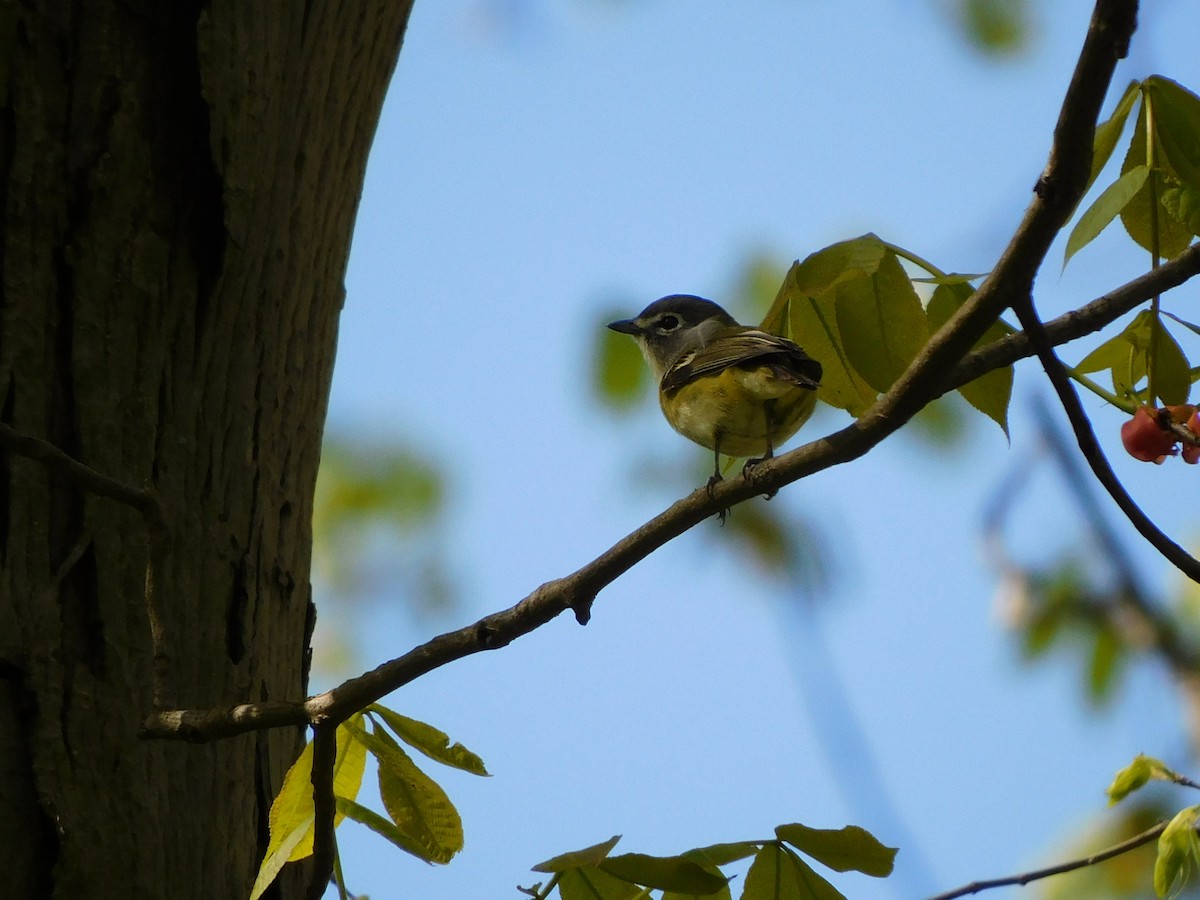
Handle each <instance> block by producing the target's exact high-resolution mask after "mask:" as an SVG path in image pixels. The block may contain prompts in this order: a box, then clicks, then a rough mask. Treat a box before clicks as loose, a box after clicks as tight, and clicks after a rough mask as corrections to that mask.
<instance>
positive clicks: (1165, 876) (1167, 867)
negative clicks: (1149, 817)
mask: <svg viewBox="0 0 1200 900" xmlns="http://www.w3.org/2000/svg"><path fill="white" fill-rule="evenodd" d="M1151 781H1169V782H1173V783H1175V784H1180V785H1184V786H1186V787H1191V788H1200V784H1197V783H1196V782H1194V781H1192V780H1191V779H1189V778H1186V777H1185V776H1183V775H1180V774H1179V773H1178V772H1174V771H1172V770H1171V769H1169V768H1168V767H1167V766H1166V765H1165V764H1164V763H1163V762H1162V761H1161V760H1157V759H1155V758H1154V757H1151V756H1146V755H1145V754H1141V753H1139V754H1138V755H1137V756H1136V757H1135V758H1134V760H1133V762H1131V763H1130V764H1129V765H1128V766H1126V767H1125V768H1124V769H1122V770H1121V771H1119V772H1118V773H1117V774H1116V776H1115V777H1114V778H1113V781H1112V784H1111V785H1109V787H1108V799H1109V803H1118V802H1120V801H1121V800H1123V799H1125V798H1126V797H1128V796H1129V795H1130V794H1132V793H1134V792H1135V791H1137V790H1140V789H1141V788H1142V787H1144V786H1145V785H1147V784H1148V783H1150V782H1151ZM1198 826H1200V805H1197V806H1186V807H1184V808H1183V809H1181V810H1179V812H1177V813H1176V814H1175V815H1174V817H1172V818H1171V820H1170V821H1169V822H1167V823H1166V824H1165V827H1164V828H1163V830H1162V833H1161V834H1160V835H1159V836H1158V855H1157V858H1156V859H1155V862H1154V893H1155V894H1156V895H1157V896H1159V897H1169V898H1174V897H1178V896H1180V895H1181V894H1182V893H1183V891H1184V890H1185V889H1186V888H1187V887H1188V885H1189V884H1191V883H1192V882H1193V881H1194V880H1195V879H1196V874H1197V872H1198V871H1200V835H1197V833H1196V829H1197V827H1198Z"/></svg>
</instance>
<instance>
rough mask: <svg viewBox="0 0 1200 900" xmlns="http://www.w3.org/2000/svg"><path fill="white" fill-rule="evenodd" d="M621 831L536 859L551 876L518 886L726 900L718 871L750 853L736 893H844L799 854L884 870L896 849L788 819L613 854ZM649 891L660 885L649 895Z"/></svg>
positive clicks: (865, 835)
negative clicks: (752, 830)
mask: <svg viewBox="0 0 1200 900" xmlns="http://www.w3.org/2000/svg"><path fill="white" fill-rule="evenodd" d="M619 840H620V835H616V836H614V837H612V838H610V839H608V840H607V841H603V842H601V843H599V844H595V845H593V846H591V847H585V848H584V849H582V850H575V851H572V852H569V853H564V854H562V855H560V856H556V857H554V858H553V859H549V860H546V861H545V862H543V863H539V864H538V865H536V866H534V867H533V869H534V871H535V872H546V873H549V874H552V875H553V877H552V878H551V879H550V880H549V881H548V882H547V883H546V884H545V885H543V884H542V883H541V882H539V883H538V884H535V885H533V886H532V887H529V888H521V891H522V892H523V893H525V894H528V895H529V896H531V897H534V898H537V900H544V898H548V897H550V896H552V894H553V891H554V890H555V889H556V888H557V890H558V896H559V897H560V898H561V900H635V898H649V897H654V896H657V897H658V898H659V900H691V898H698V897H713V898H717V900H731V897H732V894H731V893H730V879H729V877H727V876H726V875H725V874H724V873H723V872H722V871H721V867H722V866H727V865H730V864H732V863H736V862H739V861H741V860H746V859H749V860H750V868H749V870H748V871H747V873H746V879H745V884H744V885H743V887H742V892H741V894H740V895H739V896H740V898H741V900H810V898H811V900H838V898H842V897H843V895H842V893H841V892H840V891H838V890H837V888H835V887H834V886H833V885H832V884H830V883H829V881H828V880H826V879H825V878H824V877H823V876H822V875H820V874H819V873H818V872H817V871H816V870H815V869H814V868H813V867H812V866H811V865H809V864H808V862H806V861H805V859H804V857H808V858H809V859H812V860H815V861H816V862H818V863H820V864H821V865H823V866H825V867H827V868H829V869H832V870H834V871H835V872H850V871H855V872H861V873H863V874H865V875H870V876H872V877H875V878H886V877H887V876H888V875H890V874H891V872H892V867H893V865H894V862H895V857H896V850H895V849H894V848H891V847H885V846H884V845H883V844H881V843H880V842H879V841H878V840H877V839H876V838H875V837H874V836H873V835H871V834H870V833H869V832H868V831H865V830H864V829H862V828H859V827H857V826H854V825H848V826H846V827H845V828H840V829H821V828H809V827H808V826H807V825H800V824H798V823H793V824H790V825H780V826H779V827H777V828H776V829H775V839H774V840H766V841H737V842H733V843H725V844H713V845H711V846H707V847H698V848H696V849H694V850H688V851H686V852H685V853H681V854H679V855H677V856H648V855H646V854H644V853H625V854H621V855H617V856H612V855H610V854H611V853H612V850H613V848H614V847H615V846H616V844H617V842H618V841H619ZM652 891H661V894H658V895H654V894H652V893H651V892H652Z"/></svg>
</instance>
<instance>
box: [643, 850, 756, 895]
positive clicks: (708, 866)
mask: <svg viewBox="0 0 1200 900" xmlns="http://www.w3.org/2000/svg"><path fill="white" fill-rule="evenodd" d="M726 846H732V845H726ZM757 849H758V848H757V847H754V846H753V845H752V846H751V850H750V852H749V853H748V854H746V855H747V856H753V855H754V853H755V852H757ZM699 853H700V850H689V851H687V852H686V853H683V854H681V855H682V856H683V858H684V859H690V860H692V861H694V862H697V863H699V864H700V865H701V866H702V867H703V869H704V871H705V872H707V873H708V874H709V875H711V876H712V877H713V878H719V879H720V880H721V882H722V884H721V887H720V888H719V889H717V890H716V891H713V892H712V893H704V892H701V891H672V890H666V891H663V895H662V900H700V898H702V897H704V898H708V900H732V897H731V894H730V891H729V879H728V878H726V877H725V875H724V873H723V872H722V871H721V870H720V869H718V868H717V866H716V865H715V864H714V863H712V862H710V861H709V860H707V859H705V858H704V857H703V856H702V855H697V854H699Z"/></svg>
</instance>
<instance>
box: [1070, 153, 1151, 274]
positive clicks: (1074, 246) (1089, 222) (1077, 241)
mask: <svg viewBox="0 0 1200 900" xmlns="http://www.w3.org/2000/svg"><path fill="white" fill-rule="evenodd" d="M1149 175H1150V169H1149V167H1147V166H1134V167H1133V168H1132V169H1130V170H1129V171H1128V172H1126V173H1125V174H1124V175H1122V176H1121V177H1120V178H1118V179H1117V180H1116V181H1114V182H1113V183H1112V184H1110V185H1109V186H1108V187H1107V188H1105V189H1104V193H1102V194H1101V195H1100V196H1099V197H1097V198H1096V202H1095V203H1093V204H1092V205H1091V206H1090V207H1088V210H1087V212H1085V213H1084V214H1083V215H1082V216H1080V217H1079V221H1078V222H1076V223H1075V227H1074V228H1073V229H1071V236H1070V237H1069V238H1067V249H1066V251H1065V252H1064V253H1063V268H1064V269H1065V268H1066V266H1067V263H1068V262H1070V261H1071V257H1072V256H1074V255H1075V254H1076V253H1078V252H1079V251H1080V250H1082V249H1083V248H1084V247H1086V246H1087V245H1088V244H1090V243H1091V242H1092V241H1094V240H1095V239H1096V238H1097V237H1098V236H1099V234H1100V232H1102V231H1103V230H1104V229H1105V228H1107V227H1108V226H1109V223H1110V222H1112V220H1113V219H1115V218H1116V217H1117V215H1118V214H1119V213H1120V212H1121V210H1123V209H1124V208H1125V207H1126V205H1128V203H1129V202H1130V201H1131V200H1132V199H1133V198H1134V196H1135V195H1136V194H1137V193H1138V191H1140V190H1141V189H1142V188H1143V187H1144V186H1145V184H1146V179H1147V177H1149Z"/></svg>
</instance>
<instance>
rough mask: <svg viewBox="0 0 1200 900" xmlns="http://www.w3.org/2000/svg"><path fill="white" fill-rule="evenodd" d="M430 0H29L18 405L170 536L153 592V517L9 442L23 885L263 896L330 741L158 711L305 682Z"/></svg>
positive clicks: (5, 276) (293, 883)
mask: <svg viewBox="0 0 1200 900" xmlns="http://www.w3.org/2000/svg"><path fill="white" fill-rule="evenodd" d="M410 9H411V0H410V2H403V0H401V2H388V0H357V2H348V0H347V2H333V0H326V2H321V3H301V2H286V3H284V2H274V3H270V2H266V3H247V2H242V0H217V2H214V3H212V4H207V3H188V2H173V0H172V2H162V0H127V2H123V3H109V2H103V0H96V2H91V0H89V2H75V3H68V2H65V0H46V2H43V0H38V2H37V3H19V2H16V0H0V217H2V218H0V421H3V422H4V423H6V424H8V425H10V426H12V427H13V428H14V429H16V430H17V431H19V432H22V433H24V434H26V435H31V436H34V437H39V438H43V439H45V440H47V441H49V442H51V443H53V444H54V445H56V446H57V447H59V448H61V449H62V450H64V451H66V452H67V453H68V454H70V455H71V456H73V457H75V458H76V459H77V460H79V461H81V462H83V463H84V464H85V465H87V466H89V467H90V468H91V469H93V470H95V471H97V472H99V473H101V474H103V475H107V476H109V477H111V478H115V479H117V480H119V481H120V482H123V483H125V484H128V485H129V486H131V487H132V488H135V489H136V488H142V487H149V488H151V489H152V490H153V491H154V492H155V493H156V495H157V497H158V500H159V503H160V504H161V506H162V509H163V511H164V517H165V520H166V525H167V529H168V537H167V538H166V540H165V542H163V543H161V544H159V545H157V546H159V547H161V548H162V552H161V553H156V554H153V555H154V556H155V559H156V560H157V564H156V565H155V566H154V572H153V574H154V578H153V586H152V588H151V587H149V586H148V585H147V573H148V568H149V566H150V559H151V555H152V554H151V546H152V542H151V541H150V540H149V539H148V538H149V535H150V533H151V530H150V529H148V527H147V521H146V519H144V518H143V516H142V514H141V513H139V512H138V511H137V510H135V509H134V508H132V507H131V506H129V505H126V504H122V503H121V502H118V501H116V500H113V499H108V498H105V497H101V496H98V495H97V494H95V493H93V492H91V491H89V490H87V489H86V488H85V487H84V486H83V484H82V482H81V481H80V479H78V478H74V477H70V476H68V475H66V474H64V472H63V471H62V470H61V468H59V467H55V466H47V465H45V464H44V463H42V462H36V461H33V460H31V459H29V458H26V457H25V456H22V455H19V454H18V453H16V452H12V451H11V450H8V451H5V452H3V454H2V455H0V570H2V576H0V894H2V895H3V896H5V897H9V896H11V897H20V898H39V897H56V898H63V900H66V898H71V900H77V898H91V897H114V898H116V897H119V898H122V900H128V898H142V897H147V898H166V897H170V898H189V897H197V898H225V897H228V898H236V897H239V896H245V895H246V894H247V892H248V891H249V888H250V885H251V883H252V881H253V878H254V873H255V871H256V868H257V865H258V861H259V858H260V857H261V855H262V852H263V850H264V848H265V846H266V840H267V834H266V818H267V810H268V808H269V805H270V802H271V798H272V797H273V795H274V793H275V791H276V790H277V789H278V787H279V784H280V781H281V779H282V776H283V772H284V771H285V770H286V768H287V766H288V765H289V764H290V762H291V761H292V759H293V758H294V757H295V755H296V753H297V752H298V750H299V748H300V746H301V745H302V741H303V737H304V736H303V735H302V734H301V733H299V732H297V731H286V732H283V731H279V732H273V733H262V734H258V735H250V736H243V737H239V738H235V739H232V740H228V741H223V742H218V743H216V744H211V745H205V746H189V745H184V744H178V743H163V742H153V741H143V740H140V739H139V738H138V737H137V731H138V727H139V724H140V722H141V721H142V719H143V717H144V716H145V715H146V713H147V712H148V711H149V710H150V709H151V708H152V706H153V704H154V703H155V700H156V698H158V699H162V700H164V701H171V702H173V703H178V704H180V705H183V706H192V707H208V706H214V705H221V704H231V703H235V702H239V701H242V700H262V699H267V698H275V699H297V698H300V697H302V696H303V695H304V693H305V690H306V682H307V669H308V665H307V661H308V638H309V635H310V634H311V631H312V624H313V615H314V613H313V609H312V602H311V591H310V586H309V557H310V544H311V539H310V518H311V509H312V503H311V501H312V493H313V484H314V481H315V478H316V470H317V461H318V457H319V453H320V442H321V433H322V427H323V422H324V415H325V406H326V398H327V394H328V387H329V378H330V371H331V366H332V363H333V352H334V343H335V338H336V332H337V316H338V312H339V310H340V308H341V305H342V300H343V292H344V288H343V284H342V277H343V274H344V271H345V265H346V257H347V253H348V250H349V243H350V234H351V227H352V224H353V219H354V214H355V210H356V207H357V201H358V197H359V192H360V190H361V185H362V178H363V171H364V167H365V164H366V157H367V151H368V149H369V146H370V142H371V138H372V135H373V133H374V129H375V125H376V122H377V119H378V115H379V109H380V107H381V105H382V101H383V95H384V90H385V88H386V86H387V82H388V80H389V77H390V75H391V72H392V69H393V67H394V65H395V61H396V58H397V55H398V53H399V48H400V42H401V39H402V37H403V32H404V27H405V24H406V22H407V19H408V13H409V10H410ZM148 597H152V598H153V600H154V603H155V605H156V606H157V608H158V609H159V610H160V613H161V625H162V629H161V630H162V638H161V639H160V640H158V641H153V640H152V639H151V627H150V619H151V616H150V613H149V604H148ZM156 645H157V646H156ZM156 663H159V664H161V665H159V666H158V667H157V670H156ZM156 671H159V673H160V674H159V675H156ZM302 875H303V873H302V872H301V873H299V874H298V875H297V874H292V875H291V876H290V879H288V880H284V881H283V882H281V883H280V886H279V889H278V890H279V891H280V893H279V896H294V895H295V894H296V893H297V891H298V890H299V887H300V882H301V876H302Z"/></svg>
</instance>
